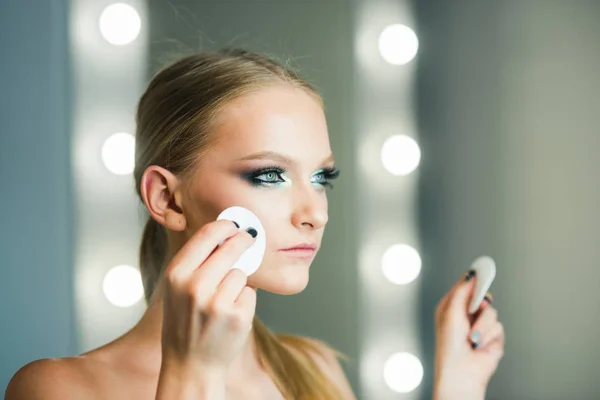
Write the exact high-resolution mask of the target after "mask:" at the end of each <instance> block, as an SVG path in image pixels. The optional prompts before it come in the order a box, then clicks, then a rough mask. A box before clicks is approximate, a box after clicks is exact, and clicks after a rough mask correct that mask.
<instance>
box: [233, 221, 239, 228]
mask: <svg viewBox="0 0 600 400" xmlns="http://www.w3.org/2000/svg"><path fill="white" fill-rule="evenodd" d="M231 222H233V224H234V225H235V227H236V228H238V229H240V224H238V223H237V222H235V221H231Z"/></svg>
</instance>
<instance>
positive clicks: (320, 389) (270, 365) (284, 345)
mask: <svg viewBox="0 0 600 400" xmlns="http://www.w3.org/2000/svg"><path fill="white" fill-rule="evenodd" d="M252 325H253V332H254V340H255V343H256V346H257V348H258V354H259V358H260V359H259V361H260V363H261V364H262V366H263V367H264V368H265V369H266V370H267V372H268V373H269V374H270V375H271V377H272V379H273V381H274V382H275V385H277V388H278V389H279V391H280V392H281V393H282V394H283V395H284V397H285V398H286V399H289V400H339V399H341V398H342V396H341V394H340V391H339V388H338V387H336V386H335V385H334V383H333V382H331V380H330V379H329V378H328V377H327V376H326V375H325V374H324V372H323V371H322V370H321V367H319V365H318V364H317V363H316V361H315V357H319V356H321V355H322V352H323V350H324V349H323V346H324V344H322V343H321V344H320V345H318V344H317V342H315V341H311V340H310V339H306V338H302V337H300V336H293V335H277V334H275V333H273V332H272V331H270V330H269V328H267V327H266V326H265V325H264V324H263V323H262V322H261V321H260V320H259V319H258V317H254V321H253V324H252ZM325 347H327V346H325ZM325 350H328V351H332V352H334V353H335V354H336V356H338V357H342V358H343V356H342V355H340V354H339V353H337V352H335V351H333V350H332V349H330V348H328V347H327V348H326V349H325Z"/></svg>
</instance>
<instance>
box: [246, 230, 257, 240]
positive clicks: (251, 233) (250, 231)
mask: <svg viewBox="0 0 600 400" xmlns="http://www.w3.org/2000/svg"><path fill="white" fill-rule="evenodd" d="M246 232H248V233H249V234H250V236H252V237H253V238H255V237H256V236H257V235H258V232H257V231H256V229H254V228H248V229H246Z"/></svg>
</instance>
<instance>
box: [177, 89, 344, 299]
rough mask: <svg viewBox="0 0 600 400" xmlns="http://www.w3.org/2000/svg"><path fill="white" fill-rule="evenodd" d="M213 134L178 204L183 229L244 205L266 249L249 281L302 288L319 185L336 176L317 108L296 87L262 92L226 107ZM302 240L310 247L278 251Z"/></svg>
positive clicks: (314, 241)
mask: <svg viewBox="0 0 600 400" xmlns="http://www.w3.org/2000/svg"><path fill="white" fill-rule="evenodd" d="M215 134H216V135H217V136H216V137H217V140H216V141H214V144H211V146H210V149H209V150H208V151H207V152H206V154H205V156H204V157H203V158H202V161H201V162H200V164H199V168H198V169H197V171H196V172H195V173H194V177H193V179H192V180H191V182H192V184H191V187H190V188H189V190H188V193H187V195H186V196H188V197H189V198H187V199H185V201H184V203H183V204H184V208H183V211H184V214H185V216H186V220H187V226H188V229H189V234H190V235H191V234H193V232H195V231H196V230H198V229H199V228H200V227H201V226H202V225H204V224H206V223H208V222H211V221H214V220H215V219H216V218H217V216H218V215H219V213H220V212H221V211H223V210H224V209H226V208H228V207H231V206H242V207H245V208H247V209H249V210H251V211H252V212H254V213H255V214H256V215H257V216H258V218H259V219H260V220H261V222H262V224H263V227H264V229H265V231H266V235H267V247H266V252H265V256H264V259H263V262H262V264H261V266H260V268H259V269H258V271H257V272H255V273H254V274H253V275H251V276H250V277H249V278H248V285H250V286H252V287H256V288H260V289H263V290H266V291H269V292H274V293H279V294H293V293H298V292H300V291H302V290H303V289H304V288H305V287H306V285H307V283H308V276H309V267H310V264H311V263H312V261H313V259H314V256H315V254H316V251H317V250H318V248H319V247H320V245H321V239H322V237H323V230H324V228H325V225H326V223H327V218H328V217H327V194H326V190H327V189H328V187H329V186H330V183H329V181H330V180H332V179H334V178H335V176H336V171H335V169H334V166H333V156H332V153H331V148H330V145H329V136H328V133H327V125H326V121H325V115H324V112H323V109H322V107H321V105H320V104H319V102H318V101H317V100H316V99H315V98H313V97H311V95H309V94H308V93H306V92H305V91H303V90H301V89H295V88H292V87H288V86H283V85H282V86H277V87H273V88H269V89H264V90H261V91H258V92H255V93H253V94H249V95H247V96H244V97H242V98H240V99H238V100H236V101H234V102H232V103H230V104H228V105H227V106H226V107H225V109H224V110H223V111H222V112H221V113H220V114H219V124H218V126H217V128H216V132H215ZM307 244H308V245H309V246H314V247H315V251H314V252H312V253H311V252H307V251H293V250H287V251H286V250H285V249H289V248H293V247H296V246H306V245H307Z"/></svg>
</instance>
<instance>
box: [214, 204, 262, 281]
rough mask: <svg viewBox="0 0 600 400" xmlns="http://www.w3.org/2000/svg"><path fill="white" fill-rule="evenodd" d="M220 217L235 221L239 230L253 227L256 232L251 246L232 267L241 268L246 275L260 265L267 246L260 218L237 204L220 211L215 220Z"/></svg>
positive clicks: (250, 273)
mask: <svg viewBox="0 0 600 400" xmlns="http://www.w3.org/2000/svg"><path fill="white" fill-rule="evenodd" d="M220 219H226V220H229V221H235V222H236V223H237V224H238V225H239V226H240V231H241V230H246V229H248V228H254V229H256V231H257V232H258V235H257V236H256V239H255V241H254V243H253V244H252V246H250V248H249V249H248V250H246V251H245V252H244V253H243V254H242V256H241V257H240V258H239V259H238V261H237V262H236V263H235V264H234V265H233V267H232V268H239V269H241V270H242V271H244V272H245V273H246V275H248V276H249V275H252V274H253V273H255V272H256V270H257V269H258V267H260V264H261V263H262V260H263V257H264V256H265V249H266V248H267V235H266V234H265V229H264V228H263V226H262V224H261V223H260V220H259V219H258V217H257V216H256V215H254V213H253V212H252V211H250V210H248V209H246V208H244V207H239V206H234V207H229V208H227V209H226V210H224V211H223V212H221V214H219V216H218V217H217V220H220Z"/></svg>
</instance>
